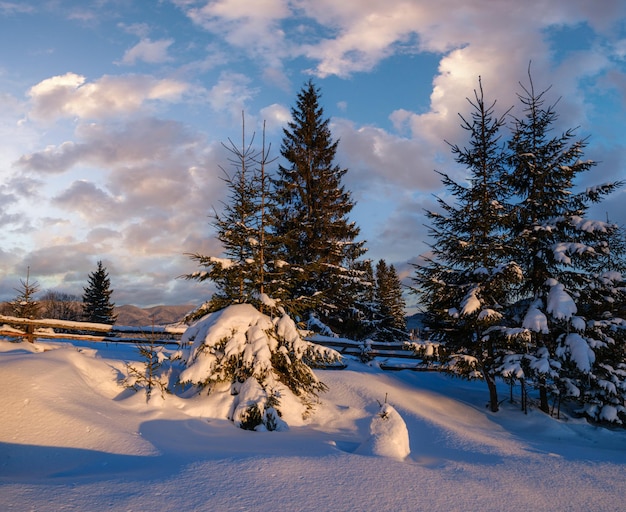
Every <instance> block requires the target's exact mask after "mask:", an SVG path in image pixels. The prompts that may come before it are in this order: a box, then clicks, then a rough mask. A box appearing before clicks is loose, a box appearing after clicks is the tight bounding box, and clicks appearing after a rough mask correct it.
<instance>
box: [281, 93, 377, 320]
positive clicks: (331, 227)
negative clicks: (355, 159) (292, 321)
mask: <svg viewBox="0 0 626 512" xmlns="http://www.w3.org/2000/svg"><path fill="white" fill-rule="evenodd" d="M319 99H320V92H319V89H318V88H317V87H315V85H314V84H313V82H312V81H309V82H308V83H307V84H306V85H305V86H304V87H303V89H302V90H301V91H300V93H299V94H298V97H297V102H296V106H295V107H294V108H292V110H291V113H292V121H291V122H290V123H289V125H288V128H286V129H284V137H283V141H282V146H281V155H282V156H283V157H284V159H285V162H286V164H285V165H279V167H278V173H277V177H276V179H275V180H274V194H273V203H274V207H273V221H272V224H273V227H274V231H275V234H276V236H277V237H278V238H279V240H280V242H281V243H280V253H279V255H280V258H281V260H282V267H281V269H280V274H279V276H277V277H278V279H277V280H276V283H277V286H276V292H275V293H276V295H278V296H279V297H280V298H281V299H282V300H283V302H284V304H285V305H286V306H287V307H288V309H289V310H290V311H291V312H292V313H295V314H299V315H301V317H302V318H306V317H307V316H308V315H309V314H310V313H314V314H316V315H317V316H319V318H320V319H321V320H322V321H324V322H326V323H328V324H329V325H331V326H332V327H333V328H336V329H337V330H339V331H342V330H343V329H342V325H341V318H342V316H343V315H344V314H345V313H346V312H348V314H349V312H350V311H352V310H353V306H354V301H353V300H351V299H350V297H346V296H345V295H342V289H343V288H344V286H345V285H346V284H348V283H354V282H355V280H358V279H359V278H360V277H361V276H360V274H359V271H358V270H357V269H356V266H355V262H356V261H357V259H358V258H359V257H360V256H361V255H362V254H363V253H364V252H365V249H364V247H363V245H364V243H363V242H358V241H356V238H357V236H358V234H359V229H358V227H357V226H356V225H355V224H354V223H353V222H351V221H349V219H348V215H349V213H350V212H351V210H352V208H353V206H354V203H353V201H352V199H351V197H350V193H349V192H348V191H346V190H345V188H344V186H343V185H342V183H341V181H342V178H343V176H344V175H345V174H346V172H347V169H341V168H340V167H339V166H338V165H336V164H335V163H334V159H335V154H336V152H337V146H338V142H337V141H333V140H332V137H331V133H330V129H329V126H328V125H329V120H328V119H326V118H324V111H323V108H322V107H321V106H320V105H319ZM346 300H347V302H345V301H346Z"/></svg>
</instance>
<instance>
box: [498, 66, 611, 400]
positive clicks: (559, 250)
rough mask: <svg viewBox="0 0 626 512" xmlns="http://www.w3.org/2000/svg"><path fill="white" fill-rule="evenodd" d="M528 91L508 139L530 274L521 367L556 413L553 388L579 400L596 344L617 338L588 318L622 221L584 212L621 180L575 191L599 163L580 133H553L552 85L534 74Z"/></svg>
mask: <svg viewBox="0 0 626 512" xmlns="http://www.w3.org/2000/svg"><path fill="white" fill-rule="evenodd" d="M522 91H523V92H522V93H521V94H519V95H518V96H519V100H520V102H521V104H522V106H523V109H524V116H523V117H522V118H516V119H515V127H514V132H513V136H512V138H511V140H510V143H509V150H510V153H511V160H510V165H511V174H510V186H511V188H512V192H513V194H514V195H515V197H516V198H517V200H518V203H517V205H516V208H515V212H514V213H515V218H514V224H513V226H512V228H511V229H512V235H513V237H514V239H515V248H516V254H515V257H516V259H517V261H518V262H519V264H520V266H521V268H522V272H523V274H524V279H523V281H522V282H521V285H520V287H519V289H518V298H519V300H518V302H517V305H516V313H517V315H518V318H519V324H518V325H520V324H521V325H520V327H521V328H523V329H524V330H525V331H526V333H527V335H528V338H529V343H528V345H527V347H526V348H525V355H523V356H520V366H521V368H522V369H523V370H524V377H525V378H528V379H530V380H531V382H533V383H534V385H535V386H537V387H538V388H539V395H540V408H541V410H543V411H544V412H550V406H549V401H548V396H549V393H550V392H552V393H554V395H555V396H556V397H559V400H560V399H561V398H562V397H567V396H570V397H580V396H581V387H584V386H583V384H584V383H585V382H590V381H593V380H594V374H595V373H594V372H595V370H594V368H597V367H599V366H602V365H603V364H604V363H605V362H601V361H599V360H598V356H599V355H600V354H601V351H596V352H594V348H595V347H596V346H597V347H598V348H600V347H601V345H604V344H605V343H606V337H607V336H608V337H610V335H609V334H608V333H607V332H605V333H604V334H603V335H601V336H600V335H599V333H598V331H597V329H599V328H600V327H601V324H602V322H601V323H598V322H597V320H599V319H598V318H592V317H585V316H584V315H592V316H595V313H593V312H592V311H591V310H590V309H589V308H588V305H589V303H588V301H589V300H592V301H593V300H594V299H591V297H590V293H589V290H590V289H591V288H594V287H596V286H597V284H598V281H597V279H596V278H595V277H593V273H590V272H589V270H586V269H589V268H590V265H592V263H591V262H593V260H594V259H595V258H597V257H598V255H600V254H602V253H603V252H604V250H605V249H606V245H607V237H608V236H609V235H610V233H611V232H612V231H613V230H614V229H615V228H616V226H613V225H611V224H610V223H607V222H601V221H592V220H589V219H586V218H585V214H586V212H587V209H588V207H589V204H590V203H592V202H598V201H600V200H601V199H602V198H603V197H604V196H605V195H606V194H608V193H610V192H612V191H613V190H615V189H616V188H617V187H618V186H619V185H620V184H619V183H610V184H606V185H602V186H598V187H593V188H588V189H587V190H585V191H584V192H582V193H578V194H575V193H573V191H572V189H573V185H574V180H575V178H576V177H577V176H578V175H579V174H580V173H582V172H586V171H589V170H590V169H591V168H592V167H593V166H595V162H593V161H591V160H585V159H583V152H584V148H585V146H586V141H585V140H576V139H575V133H574V130H567V131H566V132H564V133H563V134H561V135H557V136H550V131H551V129H552V127H553V125H554V123H555V122H556V120H557V114H556V112H555V109H554V105H551V106H546V105H545V98H544V96H545V94H546V92H547V90H544V91H543V92H541V93H536V92H535V90H534V86H533V83H532V78H530V85H529V87H524V86H522ZM598 297H599V296H596V299H597V298H598ZM603 301H604V299H601V302H603ZM585 303H587V305H585ZM594 309H595V308H594ZM589 322H592V324H593V325H594V326H595V327H594V328H593V329H589V327H590V325H591V324H589ZM605 327H606V328H608V325H607V326H605ZM601 330H604V329H601ZM594 331H595V332H594ZM598 337H599V338H600V339H599V338H598ZM602 338H605V341H601V340H602Z"/></svg>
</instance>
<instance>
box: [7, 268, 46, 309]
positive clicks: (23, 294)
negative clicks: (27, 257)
mask: <svg viewBox="0 0 626 512" xmlns="http://www.w3.org/2000/svg"><path fill="white" fill-rule="evenodd" d="M15 291H16V292H18V295H17V297H16V298H15V299H13V300H12V301H11V303H10V304H11V309H12V313H13V315H14V316H16V317H18V318H31V319H32V318H39V311H40V307H41V306H40V304H39V302H38V301H37V300H35V294H36V293H37V292H38V291H39V283H37V281H35V282H31V281H30V267H29V268H28V270H27V272H26V280H23V279H20V287H19V288H16V289H15Z"/></svg>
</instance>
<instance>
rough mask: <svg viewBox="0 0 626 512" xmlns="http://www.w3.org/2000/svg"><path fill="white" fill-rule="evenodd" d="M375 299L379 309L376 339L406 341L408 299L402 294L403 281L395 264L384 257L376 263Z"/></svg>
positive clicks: (377, 309) (407, 336)
mask: <svg viewBox="0 0 626 512" xmlns="http://www.w3.org/2000/svg"><path fill="white" fill-rule="evenodd" d="M375 301H376V311H377V315H376V316H377V322H376V333H375V334H374V336H373V337H374V339H377V340H381V341H406V340H407V339H408V338H409V335H408V333H407V332H406V318H405V311H404V308H405V307H406V301H405V300H404V297H403V295H402V283H401V282H400V278H399V277H398V273H397V272H396V268H395V267H394V266H393V265H387V262H386V261H385V260H384V259H381V260H379V261H378V263H377V264H376V287H375Z"/></svg>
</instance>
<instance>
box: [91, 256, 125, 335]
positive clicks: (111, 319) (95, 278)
mask: <svg viewBox="0 0 626 512" xmlns="http://www.w3.org/2000/svg"><path fill="white" fill-rule="evenodd" d="M110 287H111V280H110V279H109V274H108V272H107V270H106V268H105V267H104V266H103V265H102V261H98V267H97V268H96V270H95V271H94V272H92V273H90V274H89V284H88V286H87V287H86V288H84V289H83V290H84V294H83V318H84V320H85V321H86V322H94V323H99V324H114V323H115V320H116V319H117V315H116V314H115V312H114V311H115V304H114V303H112V302H111V295H112V294H113V290H111V289H110Z"/></svg>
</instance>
